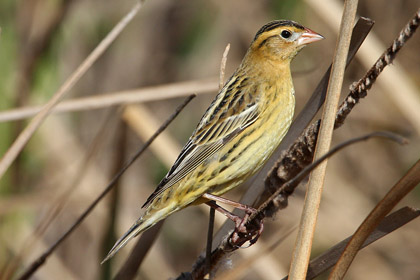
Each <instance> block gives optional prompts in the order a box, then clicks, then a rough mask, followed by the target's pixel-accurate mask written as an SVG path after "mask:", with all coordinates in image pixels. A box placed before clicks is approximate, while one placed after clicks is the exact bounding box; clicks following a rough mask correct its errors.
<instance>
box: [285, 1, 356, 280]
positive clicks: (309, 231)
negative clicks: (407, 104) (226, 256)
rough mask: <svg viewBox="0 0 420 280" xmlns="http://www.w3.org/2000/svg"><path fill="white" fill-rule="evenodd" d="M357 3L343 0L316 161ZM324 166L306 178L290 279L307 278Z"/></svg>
mask: <svg viewBox="0 0 420 280" xmlns="http://www.w3.org/2000/svg"><path fill="white" fill-rule="evenodd" d="M357 4H358V0H346V1H345V2H344V10H343V17H342V20H341V25H340V32H339V38H338V42H337V47H336V51H335V55H334V62H333V65H332V69H331V76H330V80H329V83H328V90H327V97H326V100H325V106H324V111H323V114H322V121H321V127H320V131H319V135H318V141H317V144H316V149H315V155H314V158H315V160H316V159H318V158H321V157H322V156H323V155H324V154H326V153H327V151H328V150H329V149H330V145H331V140H332V133H333V130H334V121H335V116H336V112H337V107H338V102H339V98H340V93H341V87H342V85H343V79H344V70H345V67H346V58H347V53H348V50H349V46H350V38H351V33H352V28H353V24H354V19H355V16H356V10H357ZM326 168H327V161H326V160H325V161H323V162H322V163H321V164H320V165H319V166H318V167H317V168H316V169H314V170H313V171H312V174H311V176H310V178H309V182H308V187H307V193H306V196H305V201H304V205H303V211H302V217H301V220H300V225H299V230H298V234H297V238H296V243H295V248H294V250H293V255H292V262H291V265H290V271H289V275H290V277H291V278H292V279H299V280H300V279H305V277H306V272H307V270H308V265H309V258H310V255H311V251H312V240H313V236H314V234H315V226H316V221H317V218H318V210H319V205H320V203H321V196H322V189H323V186H324V178H325V173H326Z"/></svg>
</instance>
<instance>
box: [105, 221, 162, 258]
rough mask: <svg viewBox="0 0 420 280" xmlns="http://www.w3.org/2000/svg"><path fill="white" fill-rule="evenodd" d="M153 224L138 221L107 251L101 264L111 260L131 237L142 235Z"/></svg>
mask: <svg viewBox="0 0 420 280" xmlns="http://www.w3.org/2000/svg"><path fill="white" fill-rule="evenodd" d="M154 224H155V223H150V221H149V222H148V221H143V220H142V219H139V220H138V221H137V222H136V223H135V224H134V225H132V226H131V228H130V229H129V230H128V231H127V232H126V233H125V234H124V235H123V236H122V237H121V238H120V239H118V241H117V242H116V243H115V245H114V246H113V247H112V249H111V250H110V251H109V253H108V255H107V256H106V258H105V259H104V260H103V261H102V262H101V264H103V263H104V262H106V261H107V260H109V259H110V258H112V257H113V256H114V255H115V254H116V253H117V252H118V251H119V250H120V249H122V248H123V247H124V246H125V245H126V244H127V243H128V241H130V240H131V239H132V238H133V237H136V236H137V235H138V234H140V233H142V232H143V231H145V230H147V229H149V228H150V227H151V226H153V225H154Z"/></svg>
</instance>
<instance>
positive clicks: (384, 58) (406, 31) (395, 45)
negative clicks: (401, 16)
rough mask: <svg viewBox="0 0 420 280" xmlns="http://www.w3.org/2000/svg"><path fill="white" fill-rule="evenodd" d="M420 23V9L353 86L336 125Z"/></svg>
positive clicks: (363, 95) (341, 106)
mask: <svg viewBox="0 0 420 280" xmlns="http://www.w3.org/2000/svg"><path fill="white" fill-rule="evenodd" d="M419 24H420V9H419V10H417V12H416V13H415V15H414V17H413V18H412V19H411V20H410V21H409V22H408V23H407V25H406V26H405V27H404V28H403V29H402V30H401V31H400V34H399V35H398V37H397V38H395V39H394V41H393V42H392V44H391V46H389V47H388V49H387V50H386V51H385V52H384V53H383V54H382V55H381V57H380V58H379V59H378V60H377V61H376V62H375V64H374V65H373V66H372V67H371V68H370V69H369V71H368V72H367V74H366V75H365V76H364V77H363V78H362V79H360V80H359V81H358V82H357V83H354V84H353V85H352V86H351V91H350V94H349V95H348V96H347V98H346V99H345V101H344V102H343V103H342V104H341V105H340V108H339V109H338V114H337V117H336V123H335V127H336V128H338V127H340V126H341V125H342V124H343V122H344V120H345V118H346V117H347V115H348V114H349V113H350V111H351V110H352V109H353V107H354V106H355V105H356V104H357V103H358V102H359V100H360V99H361V98H364V97H365V96H366V95H367V91H368V90H369V89H370V88H371V87H372V85H373V83H375V81H376V79H377V78H378V76H379V75H380V74H381V72H382V71H383V70H384V68H385V67H386V66H387V65H389V64H391V63H392V61H393V60H394V59H395V56H396V55H397V53H398V51H399V50H401V48H402V47H403V46H404V44H405V43H406V42H407V40H408V39H410V38H411V36H413V34H414V32H416V30H417V28H418V27H419ZM417 110H418V108H417Z"/></svg>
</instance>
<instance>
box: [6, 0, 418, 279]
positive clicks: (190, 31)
mask: <svg viewBox="0 0 420 280" xmlns="http://www.w3.org/2000/svg"><path fill="white" fill-rule="evenodd" d="M317 2H319V3H317ZM321 2H322V3H321ZM359 2H360V3H359V8H358V15H359V16H365V17H369V18H371V19H373V20H374V21H375V22H376V24H375V26H374V28H373V30H372V32H371V33H370V35H369V36H368V40H370V44H369V45H367V46H364V47H362V50H361V51H360V55H359V56H357V57H356V59H355V60H354V61H353V62H352V64H351V66H350V67H349V68H348V71H347V72H346V78H345V83H344V86H343V96H345V95H346V94H347V92H348V88H349V85H350V84H351V83H353V82H354V81H357V80H358V79H359V78H361V77H362V76H363V75H364V73H365V72H366V71H367V69H369V68H370V66H371V65H373V63H374V62H375V60H376V59H377V58H378V57H379V56H380V55H381V53H382V52H383V51H384V50H385V49H386V48H387V47H388V46H389V45H390V43H391V42H392V40H393V39H394V38H396V37H397V35H398V33H399V31H400V30H401V28H402V27H403V26H404V25H405V24H406V23H407V22H408V20H409V19H410V18H411V17H412V16H413V14H414V13H415V12H416V10H417V9H418V8H419V2H418V0H400V1H386V0H377V1H359ZM134 4H135V1H133V0H120V1H99V0H62V1H59V0H30V1H29V0H26V1H24V0H21V1H15V0H2V1H1V2H0V28H1V33H0V111H1V112H0V155H3V154H4V153H5V152H6V150H7V149H8V147H9V146H10V145H11V143H12V142H13V141H14V139H16V137H17V135H18V134H19V132H20V131H21V130H22V129H23V128H24V127H25V126H26V124H27V122H28V120H29V118H28V116H23V117H19V114H21V113H22V110H15V111H11V110H13V109H17V108H33V106H37V105H42V104H44V103H45V102H46V101H47V100H48V99H49V98H50V97H51V96H52V95H53V94H54V92H55V91H56V90H57V89H58V88H59V87H60V85H62V83H63V82H64V81H65V80H66V79H67V78H68V77H69V76H70V75H71V73H72V72H73V71H74V70H75V69H76V68H77V67H78V66H79V65H80V63H81V62H82V61H83V60H84V59H85V58H86V57H87V56H88V55H89V53H90V52H91V51H92V50H93V49H94V48H95V46H96V45H97V44H98V43H99V42H100V41H101V39H103V38H104V37H105V36H106V34H107V33H108V32H109V31H110V30H111V29H112V27H113V26H114V25H115V24H116V23H117V22H118V21H119V20H120V19H121V18H122V17H123V16H124V15H125V14H126V13H127V12H128V11H129V10H130V9H131V7H132V6H133V5H134ZM319 5H322V6H319ZM341 5H342V1H333V0H330V1H310V0H307V1H303V0H302V1H289V0H287V1H275V0H263V1H253V0H232V1H221V0H195V1H188V0H177V1H171V0H154V1H146V2H145V4H144V5H143V7H142V9H141V10H140V11H139V13H138V14H137V16H136V17H135V19H134V20H133V21H132V22H131V23H130V24H129V25H128V26H127V27H126V28H125V30H124V31H123V33H122V34H121V35H120V36H119V37H118V38H117V40H116V41H115V42H114V43H113V44H112V45H111V47H110V48H109V49H108V50H107V51H106V52H105V53H104V55H103V56H102V57H101V58H100V59H99V60H98V61H97V62H96V63H95V64H94V65H93V66H92V67H91V69H90V70H89V71H88V72H87V73H86V74H85V75H84V76H83V77H82V79H81V80H80V81H79V82H78V83H77V84H76V85H75V86H74V87H73V88H72V89H71V91H70V92H69V94H68V95H67V97H66V99H65V100H64V102H68V101H71V100H79V101H80V102H79V104H81V105H80V106H79V107H78V109H77V110H73V111H71V112H65V113H56V114H53V115H51V116H50V117H49V118H48V119H47V121H46V122H45V123H44V124H43V125H42V127H41V128H40V129H39V130H38V131H37V132H36V134H35V135H34V137H32V139H31V141H30V142H29V143H28V145H27V146H26V148H25V149H24V151H23V152H22V153H21V155H20V156H19V157H18V159H17V160H16V161H15V162H14V164H13V165H12V166H11V168H10V169H9V170H8V172H7V173H6V175H5V176H3V177H2V178H1V179H0V276H1V275H2V276H3V278H5V279H9V278H13V276H12V275H15V276H16V275H18V274H19V272H21V271H23V269H24V268H26V267H27V266H28V265H29V264H30V263H31V261H33V260H34V259H35V258H36V257H38V256H39V255H40V254H41V253H42V252H44V251H45V250H46V249H47V248H48V247H49V246H50V245H51V244H52V243H53V242H55V241H56V240H57V239H58V238H59V237H60V236H61V234H62V233H63V232H65V231H66V230H67V229H68V228H69V226H70V225H72V224H73V222H74V221H75V220H76V219H77V218H78V217H79V215H80V214H81V213H82V212H83V211H84V210H85V209H86V208H87V207H88V205H89V204H90V203H91V202H92V201H93V200H94V199H95V198H96V197H97V196H98V195H99V193H100V192H101V191H102V190H103V189H104V188H105V186H106V185H107V183H108V182H109V181H110V179H111V178H112V177H113V175H114V174H116V172H117V171H118V170H119V169H120V168H121V166H122V163H123V162H125V161H126V160H127V159H128V158H130V157H131V156H132V155H133V154H134V153H135V151H136V150H137V149H138V148H139V147H141V146H142V144H143V143H144V142H145V141H146V140H147V139H148V137H150V135H151V134H152V133H153V132H154V131H155V130H156V129H157V128H158V127H159V126H160V125H161V124H162V123H163V122H164V121H165V120H166V119H167V118H168V117H169V115H171V114H172V112H173V111H174V110H175V108H176V107H177V106H178V105H179V104H180V103H182V102H183V100H184V99H185V97H183V96H187V95H188V94H190V93H192V92H196V93H198V96H197V97H196V98H195V99H194V100H193V101H192V102H191V103H190V104H189V105H188V106H187V108H186V109H185V110H184V111H183V112H182V113H181V114H180V115H179V117H178V118H177V119H176V120H175V121H174V122H173V123H172V124H171V125H170V126H169V128H168V129H167V131H165V133H164V134H163V135H162V136H161V137H159V138H158V139H157V141H158V142H156V143H155V145H153V146H152V147H151V148H150V149H149V150H147V151H146V153H145V154H144V155H143V156H142V157H141V158H140V159H139V160H137V161H136V162H135V164H134V165H133V166H132V167H131V168H130V169H129V170H128V171H127V172H126V173H125V174H124V176H123V177H122V179H121V180H120V181H119V183H118V185H117V187H116V188H115V189H114V191H112V192H111V193H110V194H109V195H108V196H107V197H106V198H105V199H104V200H103V201H102V202H101V203H100V204H99V205H98V206H97V207H96V208H95V210H94V211H93V212H92V213H91V214H90V215H89V217H88V218H87V219H86V220H85V221H84V222H83V223H82V224H81V225H80V227H79V228H78V229H77V230H76V231H75V232H74V233H73V234H72V235H71V236H70V237H69V238H68V239H67V240H66V241H65V242H64V243H63V244H62V245H61V246H60V247H59V248H58V249H57V250H56V251H55V253H54V254H53V255H52V256H51V257H50V258H49V259H48V261H47V263H46V264H45V265H43V266H42V267H41V268H40V269H39V270H38V271H37V272H36V273H35V275H34V276H33V278H32V279H110V278H112V276H113V275H114V274H115V273H116V272H117V271H118V269H119V267H120V266H121V265H122V263H123V262H124V260H125V258H126V256H127V255H128V254H129V252H130V248H131V247H132V245H133V244H134V243H135V242H131V243H132V244H129V245H128V246H127V247H126V248H124V249H123V250H122V251H121V252H120V253H119V254H118V255H117V256H116V257H115V258H113V259H112V260H111V261H110V262H108V263H106V264H105V265H102V266H101V265H100V261H101V260H102V259H103V258H104V256H105V255H106V253H107V252H108V251H109V249H110V248H111V247H112V245H113V243H114V242H115V240H116V238H118V237H120V236H121V235H122V234H123V233H124V232H125V231H126V230H127V229H128V228H129V226H130V225H131V224H132V223H133V222H134V221H135V220H136V218H137V217H138V215H139V213H140V207H141V205H142V204H143V203H144V201H145V199H146V198H147V197H148V195H149V194H150V193H151V192H152V191H153V190H154V188H155V186H156V185H157V183H158V182H159V181H160V179H161V178H162V177H163V176H164V175H165V173H166V172H167V170H168V168H169V167H170V165H171V164H172V162H173V160H174V158H175V157H176V156H177V154H178V152H179V151H180V149H181V147H182V145H183V144H184V143H185V141H186V140H187V139H188V137H189V136H190V134H191V132H192V131H193V129H194V128H195V126H196V124H197V122H198V121H199V119H200V117H201V115H202V114H203V112H204V110H205V109H206V108H207V107H208V105H209V103H210V102H211V100H212V99H213V97H214V96H215V94H216V93H217V88H218V79H219V69H220V60H221V58H222V54H223V52H224V50H225V47H226V45H227V44H230V52H229V55H228V60H227V66H226V77H225V79H227V78H228V77H229V76H230V75H231V74H232V72H233V71H234V70H235V68H236V67H237V66H238V64H239V63H240V61H241V59H242V57H243V55H244V54H245V52H246V50H247V48H248V46H249V44H250V42H251V41H252V39H253V37H254V35H255V33H256V32H257V30H258V29H259V28H260V27H261V26H262V25H264V24H265V23H267V22H269V21H271V20H274V19H293V20H295V21H298V22H299V23H301V24H302V25H304V26H306V27H309V28H311V29H313V30H315V31H317V32H319V33H321V34H322V35H324V36H325V37H326V40H323V41H321V42H319V43H316V44H313V45H311V46H310V47H308V48H305V49H304V50H303V51H302V52H301V53H300V54H299V55H298V57H297V58H296V59H295V61H294V62H293V64H292V69H293V76H294V84H295V89H296V97H297V108H296V109H297V112H299V111H300V109H301V108H302V107H303V105H304V104H305V102H306V101H307V99H308V97H309V96H310V94H311V93H312V90H313V89H314V88H315V86H316V85H317V83H318V81H319V80H320V78H321V77H322V75H323V74H324V72H325V71H326V69H327V68H328V66H329V64H330V63H331V59H332V56H333V54H334V47H335V44H336V38H337V30H338V27H339V20H340V18H341V10H340V6H341ZM419 49H420V36H419V34H418V33H417V34H415V35H414V37H413V38H412V39H411V40H410V41H409V42H408V43H407V44H406V45H405V46H404V48H403V49H402V50H401V52H400V53H399V55H398V57H397V58H396V61H395V63H394V65H393V66H390V67H388V68H387V69H385V71H384V75H385V74H386V73H387V72H388V75H389V74H392V75H391V78H386V76H380V77H379V80H378V81H377V82H376V84H375V85H374V87H373V89H372V90H371V91H370V92H369V95H368V97H367V98H366V99H364V100H362V102H361V104H360V105H359V106H357V107H356V108H355V110H353V112H352V114H351V115H350V117H349V118H348V120H347V121H346V123H345V125H344V126H343V127H342V128H340V129H339V130H337V131H336V132H335V135H334V143H335V144H336V143H339V142H342V141H344V140H346V139H349V138H351V137H354V136H359V135H362V134H364V133H369V132H372V131H376V130H389V131H393V132H396V133H400V134H402V135H404V136H406V137H408V139H409V140H410V144H408V145H406V146H398V145H396V144H392V143H389V142H385V141H383V140H372V141H369V142H367V143H362V144H358V145H356V146H352V147H350V148H348V149H347V150H345V151H343V152H341V153H340V154H338V155H337V156H335V157H334V158H332V159H331V161H330V164H329V165H328V169H327V178H326V185H325V189H324V196H323V201H322V205H321V211H320V214H319V219H318V225H317V233H316V236H315V237H316V240H315V241H314V252H313V254H314V256H316V255H317V254H319V253H321V252H323V251H325V250H326V249H328V248H329V247H331V246H332V245H334V244H335V243H337V242H339V241H341V240H342V239H344V238H346V237H347V236H349V235H351V234H352V233H353V232H354V231H355V230H356V228H357V226H358V225H359V224H360V223H361V222H362V221H363V219H364V217H365V216H366V215H367V214H368V213H369V212H370V211H371V209H372V208H373V207H374V206H375V205H376V203H377V202H378V201H379V200H380V199H381V198H382V197H383V196H384V195H385V194H386V192H387V191H388V190H389V189H390V188H391V187H392V186H393V184H394V183H395V182H396V181H398V179H399V178H400V177H401V176H402V175H403V174H404V173H405V172H406V171H407V170H408V168H409V167H410V166H412V165H413V164H414V163H415V162H416V161H417V160H418V158H419V154H420V141H419V135H420V118H419V116H418V114H416V113H415V111H413V110H408V109H407V108H406V106H407V104H408V105H410V106H412V107H411V108H413V107H414V110H415V109H416V108H417V109H418V110H419V112H420V105H419V106H418V107H416V106H417V105H418V104H420V101H419V100H420V52H419ZM391 68H392V70H391ZM390 71H393V72H390ZM163 86H165V87H163ZM144 87H147V88H148V89H149V91H148V92H145V94H146V93H147V94H148V96H149V97H148V98H149V99H148V102H142V103H140V102H132V101H130V100H126V101H124V98H123V97H124V96H126V95H124V94H127V91H130V93H131V91H132V93H133V94H136V93H137V95H141V93H142V92H141V91H138V90H141V89H142V88H144ZM172 91H177V92H178V95H177V96H176V97H173V98H168V97H165V95H164V94H165V93H167V92H172ZM103 96H108V97H109V96H113V97H118V96H119V97H120V98H122V99H121V100H122V101H121V102H120V104H118V105H115V106H102V105H101V104H104V103H105V99H104V98H101V97H103ZM86 98H90V100H93V103H95V104H96V105H98V106H102V108H92V107H91V106H87V105H86V102H85V103H84V100H85V101H86ZM122 103H124V104H122ZM16 112H17V113H16ZM12 113H16V114H15V115H13V114H12ZM13 116H17V117H13ZM304 189H305V186H304V185H302V186H300V187H299V189H298V190H297V191H296V192H295V194H294V195H293V197H291V198H290V201H289V206H288V207H287V208H286V209H285V210H283V211H281V212H279V213H278V214H277V215H276V217H275V219H273V220H270V221H267V222H266V230H265V232H264V234H263V235H262V238H261V240H260V241H259V242H258V243H257V244H256V245H254V246H253V247H251V248H249V249H246V250H239V252H238V253H236V254H234V255H233V256H232V257H231V258H230V260H229V261H227V262H226V263H225V264H224V266H223V267H221V268H220V270H219V273H218V275H219V276H220V277H222V274H223V273H224V272H225V271H226V269H228V270H229V269H234V268H235V267H240V264H241V263H243V261H244V260H249V259H253V261H252V262H251V263H250V265H247V267H246V269H245V268H241V270H240V272H238V274H237V275H236V276H229V277H228V278H226V279H279V278H280V277H282V276H284V275H286V274H287V271H288V266H289V263H290V259H291V252H292V249H293V245H294V240H295V236H296V230H295V231H291V230H292V229H293V228H295V227H296V226H297V225H298V223H299V218H300V214H301V209H302V200H303V197H304ZM243 191H244V190H243V189H241V188H239V189H238V190H235V191H234V192H233V193H231V194H229V197H231V198H233V199H237V200H239V198H240V195H241V193H243ZM419 202H420V191H419V188H418V187H417V188H416V189H415V190H414V191H413V192H412V193H411V194H410V195H409V196H408V197H406V198H405V199H404V200H403V201H402V202H401V206H405V205H410V206H413V207H419ZM203 209H204V210H203ZM207 215H208V210H207V209H205V208H200V207H191V208H189V209H186V210H184V211H181V212H179V213H177V214H175V215H172V216H171V217H170V218H169V219H167V221H166V222H165V225H164V227H163V229H162V231H161V234H160V236H159V238H158V239H157V242H156V243H155V245H154V246H153V247H152V250H151V251H150V252H149V254H148V256H147V258H146V260H145V262H144V264H143V265H142V267H141V268H140V271H139V273H138V276H137V279H169V278H170V277H176V276H178V275H179V274H180V273H181V272H182V271H189V270H190V269H191V265H192V264H193V262H194V260H195V259H196V258H197V257H198V255H199V254H200V253H201V252H202V250H203V249H204V248H205V240H206V234H207V223H208V218H207ZM216 215H218V214H216ZM219 218H222V217H219ZM419 231H420V221H419V220H418V219H417V220H414V221H413V222H411V223H409V224H408V225H406V226H404V227H403V228H401V229H399V230H398V231H396V232H394V233H392V234H390V235H389V236H387V237H386V238H384V239H381V240H379V241H378V242H376V243H374V244H373V245H371V246H369V247H368V248H366V249H364V250H363V251H361V253H360V254H359V255H358V256H357V258H356V260H355V262H354V263H353V265H352V267H351V269H350V271H349V273H348V276H347V279H420V267H419V265H418V263H419V261H420V241H419V238H418V236H419ZM290 232H291V233H290ZM280 238H284V240H283V241H282V242H281V243H280V244H279V245H278V246H276V247H275V249H273V250H272V251H271V252H269V253H264V256H263V257H262V256H258V257H256V256H255V255H253V254H258V252H265V251H263V250H264V248H265V247H267V246H268V245H270V244H272V242H273V240H274V241H276V240H278V239H280ZM0 278H2V277H0ZM320 279H323V278H320Z"/></svg>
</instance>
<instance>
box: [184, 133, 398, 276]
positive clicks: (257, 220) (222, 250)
mask: <svg viewBox="0 0 420 280" xmlns="http://www.w3.org/2000/svg"><path fill="white" fill-rule="evenodd" d="M373 137H383V138H385V139H388V140H392V141H395V142H398V143H400V144H405V143H406V140H405V139H404V138H403V137H401V136H398V135H396V134H393V133H389V132H374V133H371V134H368V135H364V136H361V137H357V138H353V139H350V140H348V141H346V142H343V143H341V144H340V145H337V146H336V147H334V148H333V149H331V150H330V151H329V152H328V153H327V154H325V155H324V156H322V157H321V158H319V159H318V160H317V161H315V162H313V163H312V164H310V165H308V166H307V167H306V168H304V169H303V170H301V171H300V172H299V173H298V174H297V175H296V176H295V177H294V178H293V179H291V180H289V181H288V182H286V183H285V184H284V185H282V186H281V187H280V188H279V189H278V190H277V192H276V193H274V194H273V195H272V196H271V197H270V198H269V199H268V200H267V201H266V202H264V203H263V204H262V205H261V206H260V207H259V208H258V212H257V213H254V214H252V215H251V216H250V217H249V222H248V223H247V225H246V228H247V229H248V230H249V232H247V233H246V234H243V233H238V235H239V238H238V239H237V241H236V242H233V241H232V240H231V238H232V236H233V232H231V233H230V234H229V235H228V236H227V237H226V238H225V239H224V240H223V242H222V243H221V244H220V245H219V246H218V247H217V248H216V249H215V250H213V252H212V254H211V264H212V269H213V268H214V267H215V266H217V263H218V262H219V261H220V260H222V259H223V258H224V257H226V255H227V254H230V253H232V252H234V251H235V250H237V249H239V248H241V246H242V245H243V244H245V243H246V242H247V241H249V236H251V235H253V233H254V232H255V233H256V232H257V231H258V230H259V225H260V224H261V223H262V221H263V219H264V218H265V216H266V215H265V211H266V209H268V210H271V205H272V204H273V203H276V202H275V201H276V200H277V199H278V195H279V194H280V193H281V191H282V189H283V188H289V187H290V185H296V184H298V183H299V181H301V180H303V179H304V178H305V177H306V176H307V175H308V174H309V173H310V172H311V171H312V170H313V169H314V168H316V167H317V166H318V165H319V164H321V163H322V162H323V161H325V160H326V159H328V158H329V157H330V156H332V155H333V154H335V153H337V152H338V151H340V150H342V149H344V148H345V147H348V146H349V145H352V144H355V143H358V142H361V141H366V140H368V139H370V138H373ZM204 262H205V261H204V259H203V258H200V259H199V260H198V261H197V262H196V264H195V267H194V268H193V270H192V272H191V275H192V277H193V279H203V277H204V276H205V275H206V274H207V273H208V271H207V266H206V265H204ZM182 277H185V276H182ZM178 279H179V280H181V279H185V278H181V277H179V278H178Z"/></svg>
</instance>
